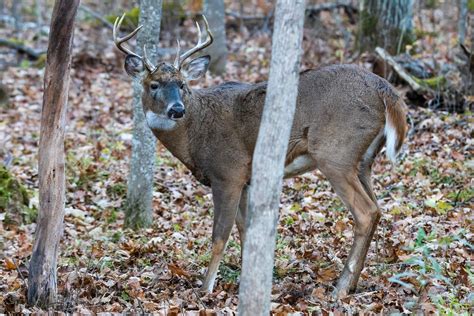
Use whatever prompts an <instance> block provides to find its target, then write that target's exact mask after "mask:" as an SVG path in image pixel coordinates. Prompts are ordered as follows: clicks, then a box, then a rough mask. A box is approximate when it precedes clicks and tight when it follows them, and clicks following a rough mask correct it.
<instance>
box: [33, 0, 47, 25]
mask: <svg viewBox="0 0 474 316" xmlns="http://www.w3.org/2000/svg"><path fill="white" fill-rule="evenodd" d="M45 5H46V3H45V2H44V1H43V0H35V11H36V24H38V27H42V26H43V9H44V6H45Z"/></svg>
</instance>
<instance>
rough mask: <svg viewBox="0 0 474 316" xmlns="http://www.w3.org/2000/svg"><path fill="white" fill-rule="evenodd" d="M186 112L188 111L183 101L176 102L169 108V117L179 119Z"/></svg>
mask: <svg viewBox="0 0 474 316" xmlns="http://www.w3.org/2000/svg"><path fill="white" fill-rule="evenodd" d="M184 113H186V110H185V109H184V105H183V104H182V103H175V104H173V105H172V106H171V107H170V108H169V110H168V117H169V118H170V119H179V118H182V117H183V116H184Z"/></svg>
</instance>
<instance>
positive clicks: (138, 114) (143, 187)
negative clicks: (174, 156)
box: [125, 0, 163, 229]
mask: <svg viewBox="0 0 474 316" xmlns="http://www.w3.org/2000/svg"><path fill="white" fill-rule="evenodd" d="M162 3H163V1H162V0H141V1H140V19H139V24H140V25H143V28H142V29H141V31H140V32H138V34H137V49H136V50H137V52H138V53H139V54H142V49H143V46H145V45H146V49H147V54H148V56H149V58H150V60H151V61H152V62H154V63H156V62H157V60H158V44H159V36H160V24H161V9H162ZM141 96H142V86H141V84H140V83H139V82H137V81H134V82H133V139H132V157H131V162H130V174H129V179H128V191H127V202H126V206H125V225H126V226H128V227H132V228H134V229H139V228H142V227H147V226H150V224H151V221H152V218H153V208H152V197H153V169H154V162H155V155H156V139H155V137H154V136H153V133H152V132H151V130H150V129H149V128H148V126H147V124H146V121H145V115H144V113H143V107H142V100H141V99H142V98H141Z"/></svg>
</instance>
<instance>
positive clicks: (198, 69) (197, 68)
mask: <svg viewBox="0 0 474 316" xmlns="http://www.w3.org/2000/svg"><path fill="white" fill-rule="evenodd" d="M210 61H211V56H209V55H206V56H201V57H198V58H196V59H193V60H191V61H190V62H189V64H187V65H186V67H184V69H183V74H184V76H185V77H186V80H197V79H199V78H201V77H202V76H204V74H205V73H206V71H207V69H208V68H209V62H210Z"/></svg>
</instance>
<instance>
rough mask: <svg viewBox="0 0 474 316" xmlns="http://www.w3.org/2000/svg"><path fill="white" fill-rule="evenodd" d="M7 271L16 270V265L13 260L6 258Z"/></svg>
mask: <svg viewBox="0 0 474 316" xmlns="http://www.w3.org/2000/svg"><path fill="white" fill-rule="evenodd" d="M5 269H7V270H15V269H16V264H15V263H14V262H13V260H12V259H9V258H5Z"/></svg>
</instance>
